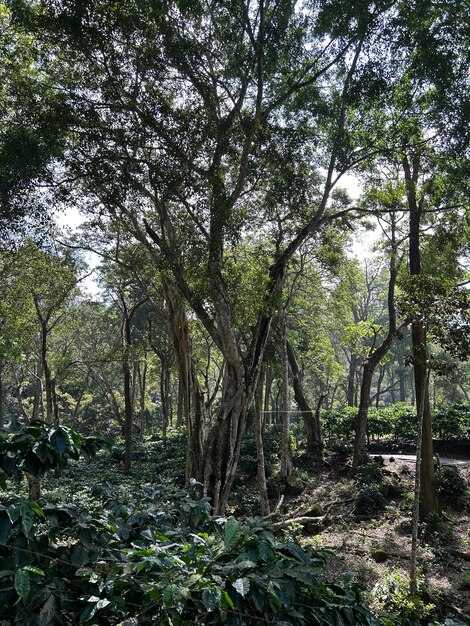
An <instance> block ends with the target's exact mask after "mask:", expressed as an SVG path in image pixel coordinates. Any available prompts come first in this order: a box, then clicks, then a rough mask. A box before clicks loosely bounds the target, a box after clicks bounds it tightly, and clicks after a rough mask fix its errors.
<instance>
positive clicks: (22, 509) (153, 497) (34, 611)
mask: <svg viewBox="0 0 470 626" xmlns="http://www.w3.org/2000/svg"><path fill="white" fill-rule="evenodd" d="M94 496H95V497H96V498H99V499H100V500H101V505H99V506H97V508H96V509H95V510H94V511H78V510H77V509H75V508H74V507H65V506H62V507H43V508H40V507H39V506H38V505H37V504H31V503H24V502H20V503H12V504H10V505H9V506H8V507H4V508H3V509H1V510H0V529H1V542H2V546H1V547H0V564H1V565H2V570H3V572H2V573H3V583H4V584H3V586H2V591H1V592H0V601H1V602H0V619H4V620H10V622H11V623H13V622H15V623H18V622H21V623H23V622H24V623H29V621H28V620H30V618H31V617H32V616H33V615H35V616H37V618H38V619H39V623H48V624H49V623H62V624H77V623H84V624H88V623H90V624H96V623H99V624H103V625H111V624H117V623H120V622H121V621H122V620H124V619H130V618H131V617H133V616H135V617H137V616H138V618H139V624H142V625H146V624H149V625H150V624H168V625H169V624H173V626H184V625H186V624H191V623H198V622H199V621H200V620H202V619H203V620H204V622H205V623H206V624H208V625H221V624H240V625H241V624H243V623H247V620H249V623H251V624H258V623H259V624H264V623H266V622H267V623H282V622H284V623H286V624H291V625H292V626H295V625H297V624H299V625H300V624H305V623H312V624H315V623H318V624H320V623H344V624H346V623H349V624H363V625H370V626H372V624H374V623H375V622H374V620H373V618H372V616H371V614H370V613H369V612H368V611H367V610H366V609H365V608H364V607H363V606H361V605H360V598H359V593H360V589H359V587H357V586H355V585H353V584H351V585H345V586H339V585H332V584H329V583H327V582H325V580H324V575H323V566H324V563H323V559H322V557H321V555H320V554H318V553H317V552H314V551H310V550H304V549H302V548H300V547H299V546H298V545H297V544H295V543H293V542H289V541H287V542H282V541H279V540H277V539H276V538H275V537H274V536H273V534H272V533H271V531H270V530H269V528H268V527H267V526H266V525H264V524H262V523H261V522H260V521H253V522H249V523H247V524H243V525H242V524H240V523H239V522H237V521H236V520H235V519H233V518H230V519H228V520H220V519H214V518H212V517H211V516H210V515H209V512H208V503H207V500H206V499H202V500H194V499H193V498H192V495H191V492H185V491H182V490H177V489H175V488H172V487H170V486H165V485H159V486H157V487H156V488H150V487H145V488H143V489H142V490H141V491H140V492H139V493H136V494H132V496H131V497H128V494H126V493H124V492H123V490H121V489H119V488H116V487H114V486H113V485H111V484H110V483H105V484H102V485H99V486H97V487H96V488H95V489H94ZM126 496H127V497H126ZM12 553H13V557H14V558H13V559H12V558H11V554H12ZM35 623H36V622H35Z"/></svg>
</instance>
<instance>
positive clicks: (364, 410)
mask: <svg viewBox="0 0 470 626" xmlns="http://www.w3.org/2000/svg"><path fill="white" fill-rule="evenodd" d="M391 220H392V221H391V224H392V231H391V253H390V278H389V281H388V294H387V308H388V331H387V335H386V337H385V338H384V339H383V341H382V343H381V344H380V345H379V346H378V347H377V348H375V349H374V350H372V351H371V352H370V353H369V354H368V356H367V358H366V359H365V361H364V363H363V370H362V382H361V391H360V401H359V410H358V412H357V417H356V432H355V437H354V453H353V461H352V468H351V475H352V476H353V475H354V474H355V472H356V470H357V468H358V466H359V465H363V464H364V463H367V461H368V454H367V419H368V415H369V406H370V389H371V385H372V377H373V375H374V371H375V369H376V368H377V366H378V365H379V363H380V361H381V360H382V359H383V357H384V356H385V355H386V354H387V352H388V351H389V350H390V347H391V345H392V343H393V341H394V340H395V337H396V334H397V327H396V310H395V284H396V280H397V275H398V261H397V245H396V237H395V234H396V231H395V221H394V217H393V213H392V214H391Z"/></svg>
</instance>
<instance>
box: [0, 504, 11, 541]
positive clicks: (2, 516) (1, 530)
mask: <svg viewBox="0 0 470 626" xmlns="http://www.w3.org/2000/svg"><path fill="white" fill-rule="evenodd" d="M10 530H11V520H10V516H9V515H8V513H7V511H5V509H4V510H2V511H0V544H3V545H4V544H6V542H7V541H8V537H9V536H10Z"/></svg>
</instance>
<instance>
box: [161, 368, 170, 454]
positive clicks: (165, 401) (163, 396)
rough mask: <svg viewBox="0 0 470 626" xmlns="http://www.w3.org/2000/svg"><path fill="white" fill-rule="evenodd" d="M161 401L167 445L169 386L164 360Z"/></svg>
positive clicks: (163, 433)
mask: <svg viewBox="0 0 470 626" xmlns="http://www.w3.org/2000/svg"><path fill="white" fill-rule="evenodd" d="M160 399H161V405H162V437H163V443H164V444H166V437H167V430H168V384H167V371H166V366H165V362H164V361H163V360H162V361H161V368H160Z"/></svg>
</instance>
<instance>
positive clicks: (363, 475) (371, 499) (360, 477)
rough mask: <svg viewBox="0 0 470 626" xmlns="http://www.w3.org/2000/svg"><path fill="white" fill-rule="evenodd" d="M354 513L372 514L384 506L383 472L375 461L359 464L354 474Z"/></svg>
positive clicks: (381, 509)
mask: <svg viewBox="0 0 470 626" xmlns="http://www.w3.org/2000/svg"><path fill="white" fill-rule="evenodd" d="M356 489H357V495H356V499H355V503H354V513H355V514H356V515H371V514H372V515H373V514H374V513H376V512H378V511H383V509H384V508H385V497H384V494H383V472H382V470H381V468H380V467H379V466H378V465H377V464H376V463H367V464H366V465H361V466H360V467H359V468H358V470H357V474H356Z"/></svg>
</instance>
